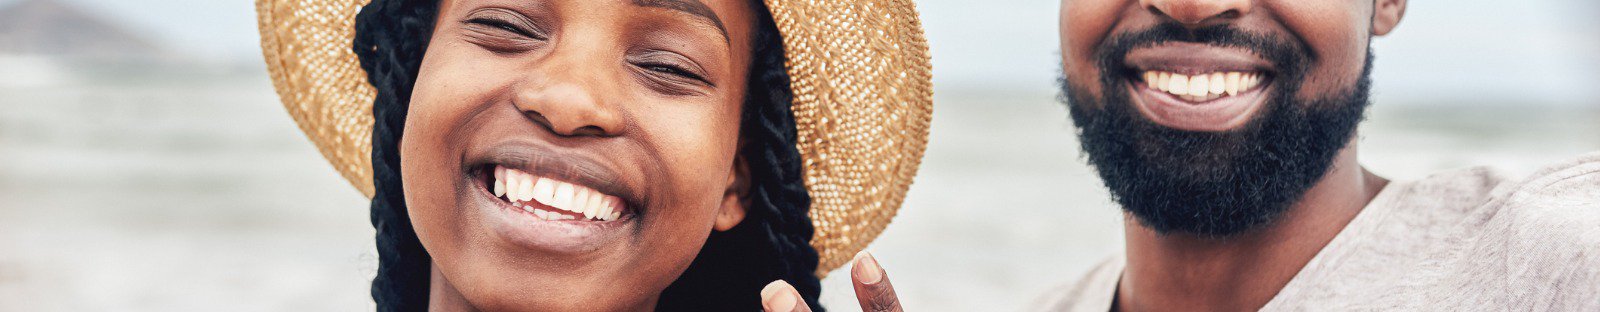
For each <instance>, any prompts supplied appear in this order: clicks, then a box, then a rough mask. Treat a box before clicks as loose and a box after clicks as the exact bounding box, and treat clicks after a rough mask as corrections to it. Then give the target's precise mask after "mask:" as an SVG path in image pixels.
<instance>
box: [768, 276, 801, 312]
mask: <svg viewBox="0 0 1600 312" xmlns="http://www.w3.org/2000/svg"><path fill="white" fill-rule="evenodd" d="M761 309H762V310H765V311H767V312H811V307H809V306H806V301H805V300H803V299H800V291H797V290H795V289H794V286H791V285H789V283H788V282H784V281H783V280H776V281H772V283H768V284H767V287H763V288H761Z"/></svg>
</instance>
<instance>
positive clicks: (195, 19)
mask: <svg viewBox="0 0 1600 312" xmlns="http://www.w3.org/2000/svg"><path fill="white" fill-rule="evenodd" d="M919 3H920V4H919V9H920V10H921V12H922V14H923V15H924V18H923V20H924V23H925V27H926V29H927V32H928V37H929V41H930V43H931V45H932V48H933V51H932V52H933V57H934V71H935V78H934V82H935V103H936V106H935V107H936V108H935V113H934V121H933V134H932V138H931V141H930V143H929V147H928V152H927V158H926V160H925V161H924V164H923V167H922V170H921V172H920V174H919V175H918V177H917V181H916V184H915V185H914V186H913V187H912V190H911V192H910V194H909V195H908V198H907V200H906V202H905V206H904V208H903V209H901V210H900V215H899V217H897V218H896V219H895V221H894V223H893V224H892V225H891V226H890V227H889V228H888V230H887V231H886V232H884V234H883V235H882V236H881V237H880V238H879V239H878V240H877V241H876V242H875V243H874V244H873V245H872V246H871V247H870V248H869V250H871V251H872V252H874V253H875V254H876V255H877V257H878V259H879V260H880V261H881V262H882V263H883V264H884V265H885V266H886V267H887V269H888V270H889V275H890V276H891V278H892V279H893V280H894V283H895V285H896V286H897V289H898V291H899V294H900V295H901V298H902V301H903V302H904V303H905V306H906V307H907V309H908V310H911V311H1011V310H1019V309H1022V308H1023V307H1025V306H1027V304H1028V303H1029V302H1030V301H1031V300H1033V299H1034V298H1036V297H1038V296H1039V295H1040V294H1041V291H1044V290H1045V289H1046V288H1047V287H1049V286H1052V285H1057V284H1060V283H1064V282H1067V281H1070V280H1072V279H1074V278H1076V277H1077V276H1078V275H1079V274H1080V273H1082V272H1083V271H1084V270H1086V269H1087V268H1088V267H1089V266H1090V265H1092V264H1094V263H1096V262H1097V261H1099V260H1100V259H1102V258H1103V257H1105V256H1107V255H1110V254H1111V253H1113V252H1116V251H1117V250H1119V249H1120V248H1121V243H1122V238H1121V236H1122V235H1121V232H1120V230H1121V226H1122V219H1121V217H1120V213H1119V211H1118V209H1117V208H1116V207H1115V206H1114V205H1113V204H1112V203H1111V202H1110V200H1109V199H1108V197H1107V195H1106V193H1105V191H1104V189H1103V187H1102V186H1101V185H1100V182H1099V180H1098V178H1097V177H1096V176H1095V174H1094V173H1093V171H1092V170H1091V169H1090V168H1089V167H1087V166H1086V165H1085V164H1084V161H1083V157H1082V156H1081V155H1080V154H1079V152H1078V149H1077V142H1076V141H1075V137H1074V135H1073V133H1072V126H1071V124H1070V123H1069V121H1068V120H1067V114H1066V111H1065V109H1064V108H1063V107H1062V106H1061V104H1059V103H1057V102H1056V101H1055V96H1056V91H1055V85H1054V81H1055V76H1056V72H1057V64H1058V63H1059V55H1058V53H1057V51H1058V48H1057V42H1058V40H1057V35H1056V31H1057V19H1056V14H1057V10H1058V3H1057V2H1056V1H1050V0H1006V1H920V2H919ZM255 23H256V21H255V11H254V6H253V3H251V2H248V1H240V0H230V1H200V0H141V1H121V0H0V311H224V310H225V311H356V310H371V308H372V302H371V299H370V297H369V296H368V292H367V291H368V282H369V280H370V278H371V277H372V275H373V273H374V271H375V268H376V257H375V256H374V252H373V250H372V237H371V235H372V230H371V226H370V225H369V223H368V219H367V205H366V201H365V198H363V197H362V196H361V195H360V194H359V193H358V192H356V191H355V190H354V189H353V188H351V187H350V186H349V185H348V184H347V183H346V182H345V181H344V180H342V179H341V178H340V177H339V175H338V174H337V173H335V171H334V170H333V168H332V167H330V166H329V165H327V163H326V162H324V161H323V160H322V158H321V156H320V154H318V153H317V151H316V150H315V148H314V147H313V146H312V145H311V144H310V142H309V141H308V140H306V138H305V137H304V136H303V135H302V134H301V133H300V132H299V131H298V130H297V128H296V126H295V124H294V123H293V121H292V120H291V119H290V118H289V116H288V114H286V113H285V112H284V110H283V109H282V107H281V105H280V103H279V102H278V98H277V95H276V93H275V92H274V91H273V89H272V85H271V82H270V81H269V79H268V77H267V75H266V73H265V69H264V65H263V64H262V61H261V55H260V51H259V45H258V44H257V40H258V35H257V32H256V28H255ZM1374 46H1375V49H1376V55H1377V56H1378V60H1377V61H1376V65H1375V66H1376V69H1375V74H1374V80H1375V82H1376V86H1375V90H1374V92H1375V104H1374V106H1373V108H1372V110H1371V111H1370V113H1369V121H1368V122H1366V123H1365V124H1364V125H1363V127H1362V130H1361V135H1360V138H1359V144H1360V154H1361V157H1362V162H1363V163H1364V164H1365V165H1366V166H1368V167H1369V168H1371V169H1372V170H1374V171H1375V172H1377V173H1379V174H1381V175H1384V176H1386V177H1389V178H1391V179H1416V178H1421V177H1424V176H1426V175H1427V174H1428V173H1430V172H1435V171H1439V170H1445V169H1450V168H1459V167H1465V166H1474V165H1488V166H1493V167H1497V168H1502V169H1503V170H1505V171H1507V172H1510V173H1513V174H1526V173H1530V172H1532V171H1534V170H1536V169H1538V168H1539V167H1540V166H1543V165H1545V164H1550V163H1553V162H1559V161H1561V160H1564V159H1570V158H1573V157H1575V156H1577V155H1580V154H1583V153H1587V152H1591V151H1600V88H1596V87H1594V86H1596V85H1600V2H1596V1H1592V0H1528V1H1492V0H1463V1H1412V2H1411V3H1410V4H1409V9H1408V12H1407V16H1406V17H1405V20H1404V22H1403V23H1402V24H1401V27H1400V28H1399V29H1398V30H1397V31H1396V32H1394V33H1393V34H1392V35H1391V36H1389V37H1386V38H1380V39H1377V40H1376V42H1375V43H1374ZM824 285H825V290H824V302H825V303H827V304H829V306H830V307H831V308H834V309H835V310H839V311H854V310H856V308H855V303H854V300H853V294H852V292H851V291H850V288H849V277H848V275H847V273H846V271H845V270H839V271H836V272H834V274H832V275H830V277H829V278H827V279H825V280H824ZM750 295H751V296H754V295H755V294H750Z"/></svg>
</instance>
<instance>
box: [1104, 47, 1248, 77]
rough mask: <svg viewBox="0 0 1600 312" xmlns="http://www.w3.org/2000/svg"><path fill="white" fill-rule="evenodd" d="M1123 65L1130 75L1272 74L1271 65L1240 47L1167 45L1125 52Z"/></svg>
mask: <svg viewBox="0 0 1600 312" xmlns="http://www.w3.org/2000/svg"><path fill="white" fill-rule="evenodd" d="M1123 65H1124V66H1127V67H1128V68H1129V69H1132V70H1133V71H1134V72H1142V71H1147V70H1159V71H1166V72H1174V73H1180V74H1186V75H1193V74H1203V73H1213V72H1260V73H1270V72H1273V71H1274V69H1275V68H1274V66H1273V65H1272V62H1269V61H1267V60H1266V59H1263V58H1261V57H1260V56H1258V55H1256V54H1255V53H1253V52H1251V51H1250V50H1246V49H1243V48H1232V47H1219V46H1212V45H1207V44H1202V43H1192V42H1168V43H1162V44H1157V45H1153V46H1148V47H1139V48H1135V49H1132V50H1129V51H1128V54H1127V55H1126V56H1125V57H1124V59H1123Z"/></svg>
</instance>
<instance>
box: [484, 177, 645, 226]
mask: <svg viewBox="0 0 1600 312" xmlns="http://www.w3.org/2000/svg"><path fill="white" fill-rule="evenodd" d="M492 188H493V191H494V196H496V197H499V198H500V199H501V200H504V201H505V202H506V203H507V204H510V205H511V206H512V207H518V208H521V209H522V211H523V212H527V213H532V214H533V215H534V217H537V218H539V219H540V220H545V221H563V220H581V221H612V220H616V219H617V218H620V217H622V211H623V206H622V199H621V198H618V197H617V196H612V195H607V194H604V193H600V191H596V190H594V189H592V188H589V187H586V186H583V185H578V184H573V183H568V182H563V181H557V180H554V179H549V178H542V177H536V176H534V175H532V174H528V173H527V172H523V171H522V170H517V169H510V168H506V167H503V166H495V167H494V186H493V187H492Z"/></svg>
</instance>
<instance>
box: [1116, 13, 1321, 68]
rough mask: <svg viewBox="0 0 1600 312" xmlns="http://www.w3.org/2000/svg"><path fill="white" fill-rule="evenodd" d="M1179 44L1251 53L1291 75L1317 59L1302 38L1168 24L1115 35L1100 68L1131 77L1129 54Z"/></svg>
mask: <svg viewBox="0 0 1600 312" xmlns="http://www.w3.org/2000/svg"><path fill="white" fill-rule="evenodd" d="M1179 42H1182V43H1196V44H1204V45H1209V46H1215V47H1223V48H1235V49H1241V50H1245V51H1249V52H1250V53H1253V54H1255V55H1256V56H1259V57H1261V58H1262V59H1265V60H1267V61H1268V62H1271V63H1272V64H1273V66H1274V67H1276V68H1278V69H1280V70H1282V71H1287V72H1304V70H1305V69H1306V68H1305V67H1306V66H1307V64H1308V63H1310V61H1312V60H1314V59H1315V55H1312V54H1311V53H1309V52H1308V51H1311V49H1310V48H1309V47H1308V46H1307V45H1306V43H1305V42H1304V41H1301V40H1299V39H1298V38H1286V37H1284V36H1281V35H1269V34H1259V33H1252V32H1249V31H1245V30H1242V29H1239V28H1238V27H1235V26H1233V25H1227V24H1223V25H1214V26H1207V27H1201V28H1189V27H1184V26H1183V25H1182V24H1178V23H1175V22H1164V23H1160V24H1156V25H1155V26H1153V27H1150V28H1147V29H1141V30H1134V31H1127V32H1122V33H1119V34H1116V35H1113V36H1112V37H1111V38H1110V39H1108V40H1106V41H1105V43H1103V44H1101V45H1100V47H1099V48H1097V49H1096V50H1097V51H1096V54H1097V55H1096V57H1095V59H1096V60H1097V62H1098V64H1096V65H1098V66H1099V67H1100V69H1101V70H1102V72H1104V73H1105V74H1107V75H1108V76H1121V75H1125V74H1129V73H1131V72H1130V71H1131V69H1129V68H1128V67H1127V66H1126V65H1124V64H1123V60H1124V59H1126V57H1127V55H1128V52H1129V51H1132V50H1134V49H1138V48H1144V47H1152V46H1157V45H1162V44H1168V43H1179Z"/></svg>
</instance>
